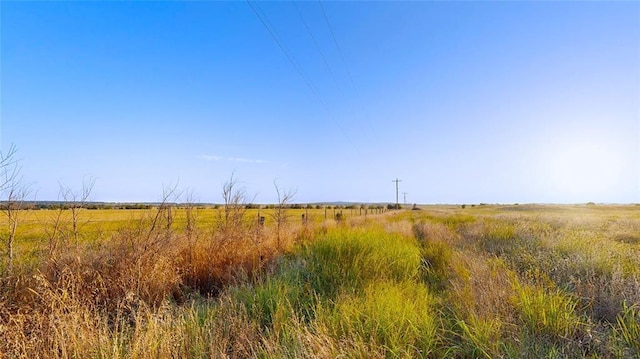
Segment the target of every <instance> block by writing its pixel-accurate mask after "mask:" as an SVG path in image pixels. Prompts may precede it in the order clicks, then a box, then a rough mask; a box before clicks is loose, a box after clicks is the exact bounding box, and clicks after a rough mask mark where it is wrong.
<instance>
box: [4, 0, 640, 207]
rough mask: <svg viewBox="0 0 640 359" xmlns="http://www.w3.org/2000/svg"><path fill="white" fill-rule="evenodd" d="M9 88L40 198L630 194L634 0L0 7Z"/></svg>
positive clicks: (491, 198)
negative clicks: (283, 192)
mask: <svg viewBox="0 0 640 359" xmlns="http://www.w3.org/2000/svg"><path fill="white" fill-rule="evenodd" d="M0 86H1V87H0V150H2V151H3V152H4V151H7V149H8V148H9V146H10V145H11V144H15V145H16V146H17V148H18V149H19V152H18V158H20V159H21V165H22V175H23V177H24V181H26V182H28V183H32V184H33V185H32V188H33V189H34V194H35V195H36V198H34V199H35V200H42V201H47V200H57V199H59V198H58V189H59V183H64V184H65V185H66V186H69V187H71V188H75V189H79V188H80V187H81V186H82V182H83V180H85V179H86V178H94V179H95V180H96V182H95V186H94V190H93V195H92V197H91V200H93V201H97V202H157V201H159V200H160V199H161V197H162V190H163V186H176V185H177V188H178V189H180V190H192V191H193V193H194V194H195V197H196V201H197V202H203V203H205V202H206V203H217V202H219V201H220V200H221V197H220V192H221V188H222V185H223V184H224V183H225V182H227V181H228V180H229V179H230V177H231V175H232V174H233V175H234V177H235V178H237V179H238V181H239V185H240V186H242V187H244V188H245V189H246V193H247V197H248V200H249V201H251V202H256V203H274V202H276V192H275V190H274V185H273V182H274V181H275V180H277V182H278V184H279V185H280V186H281V187H282V188H284V189H294V190H296V191H297V193H296V196H295V198H294V202H296V203H315V202H330V201H336V200H339V201H345V202H354V203H375V202H379V203H383V202H384V203H390V202H395V194H396V192H395V184H394V183H393V182H392V180H394V179H396V178H399V179H400V180H402V182H400V184H399V192H400V194H399V197H400V202H401V203H402V202H404V200H403V193H405V192H406V198H407V203H410V204H412V203H421V204H429V203H443V204H447V203H448V204H463V203H466V204H471V203H481V202H483V203H506V204H509V203H521V204H524V203H556V204H563V203H566V204H580V203H587V202H596V203H611V204H614V203H616V204H625V203H640V2H253V1H251V2H209V1H202V2H200V1H198V2H178V1H168V2H124V1H122V2H121V1H117V2H21V1H1V2H0ZM254 196H255V197H254ZM252 198H253V201H252V200H251V199H252Z"/></svg>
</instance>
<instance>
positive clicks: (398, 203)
mask: <svg viewBox="0 0 640 359" xmlns="http://www.w3.org/2000/svg"><path fill="white" fill-rule="evenodd" d="M391 182H395V183H396V209H399V208H400V202H398V183H399V182H402V180H399V179H398V178H397V177H396V179H395V180H393V181H391Z"/></svg>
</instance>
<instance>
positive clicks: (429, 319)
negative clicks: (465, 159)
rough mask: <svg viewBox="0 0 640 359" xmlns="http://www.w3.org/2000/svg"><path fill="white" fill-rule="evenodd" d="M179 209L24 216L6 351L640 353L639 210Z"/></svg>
mask: <svg viewBox="0 0 640 359" xmlns="http://www.w3.org/2000/svg"><path fill="white" fill-rule="evenodd" d="M169 208H170V206H158V207H156V208H151V209H147V210H87V209H83V210H81V211H79V212H78V213H77V217H76V222H77V226H76V232H74V230H73V225H72V217H71V214H70V213H69V210H66V211H61V210H38V211H24V212H23V213H21V219H22V220H21V222H20V223H21V224H20V227H19V228H18V230H17V237H16V246H15V247H16V249H15V263H14V265H13V268H11V270H9V269H8V268H7V267H6V266H5V267H3V268H2V281H1V282H0V283H1V286H2V287H1V288H0V290H1V291H2V297H1V298H2V299H1V301H0V336H1V337H2V338H5V340H3V341H2V343H0V350H1V352H2V356H5V357H60V358H67V357H108V358H120V357H123V358H131V357H136V358H146V357H159V358H165V357H167V358H168V357H185V358H206V357H243V358H244V357H248V358H253V357H272V358H280V357H309V358H316V357H319V358H334V357H361V358H371V357H454V358H466V357H488V358H493V357H513V358H519V357H528V358H538V357H611V358H619V357H629V358H633V357H637V356H638V355H640V341H639V338H640V207H638V206H604V205H591V206H589V205H576V206H552V205H505V206H499V205H474V206H471V205H467V206H465V208H462V206H423V207H421V210H415V211H412V210H399V211H386V212H385V213H379V214H373V213H371V210H370V209H369V210H367V211H366V213H367V215H366V216H365V215H364V213H365V211H364V210H363V211H362V212H361V211H360V207H359V206H358V207H356V209H346V208H342V209H340V208H338V209H336V211H337V213H340V211H342V213H343V216H342V218H341V219H340V220H339V221H336V220H335V217H334V215H333V208H332V209H327V219H326V220H325V209H324V208H320V209H315V208H314V209H308V210H305V209H284V211H283V212H281V213H280V216H278V215H277V214H276V212H277V208H270V209H267V208H263V209H259V210H258V209H249V210H245V209H244V207H240V206H230V207H228V208H226V209H225V207H222V208H219V209H212V208H196V207H186V208H177V207H174V208H172V209H171V210H170V209H169ZM258 211H260V212H259V213H260V214H258ZM225 213H226V216H225ZM361 213H362V215H361ZM302 214H305V216H306V218H308V219H310V220H308V221H306V222H303V221H302ZM259 215H260V216H264V217H265V224H264V225H260V224H259V221H258V216H259Z"/></svg>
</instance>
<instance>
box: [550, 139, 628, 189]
mask: <svg viewBox="0 0 640 359" xmlns="http://www.w3.org/2000/svg"><path fill="white" fill-rule="evenodd" d="M605 142H606V141H605V140H604V139H598V138H589V137H587V138H584V137H583V138H569V139H564V141H563V142H562V143H557V144H555V145H553V146H551V148H550V149H549V150H550V151H549V152H548V153H547V154H548V155H547V156H546V157H547V163H546V167H547V170H546V174H547V177H548V180H549V183H548V184H549V185H550V187H551V188H552V189H553V190H554V191H558V192H562V193H564V194H566V195H567V196H571V197H573V198H584V199H590V198H597V197H599V196H601V195H605V194H607V193H609V192H611V191H612V190H615V188H616V186H618V185H619V184H620V180H621V177H622V175H623V170H624V163H623V161H622V160H621V156H619V155H617V153H616V151H615V148H614V147H613V146H611V145H610V144H607V143H605Z"/></svg>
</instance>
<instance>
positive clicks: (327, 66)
mask: <svg viewBox="0 0 640 359" xmlns="http://www.w3.org/2000/svg"><path fill="white" fill-rule="evenodd" d="M292 3H293V7H294V8H295V9H296V12H297V13H298V16H299V17H300V20H301V21H302V24H303V25H304V27H305V29H307V33H309V36H310V37H311V40H312V41H313V44H314V45H315V47H316V50H318V53H320V57H321V58H322V62H323V63H324V66H325V67H326V68H327V71H329V74H330V75H331V78H332V79H333V82H335V84H336V86H337V85H338V81H337V80H336V76H335V74H334V72H333V70H331V66H330V65H329V62H328V61H327V58H326V57H325V56H324V52H323V51H322V49H321V48H320V45H319V44H318V41H317V40H316V37H315V36H313V31H311V28H310V27H309V25H308V24H307V22H306V21H305V20H304V16H302V13H301V12H300V8H298V5H297V4H296V2H295V1H292Z"/></svg>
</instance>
